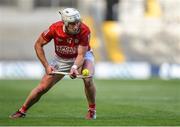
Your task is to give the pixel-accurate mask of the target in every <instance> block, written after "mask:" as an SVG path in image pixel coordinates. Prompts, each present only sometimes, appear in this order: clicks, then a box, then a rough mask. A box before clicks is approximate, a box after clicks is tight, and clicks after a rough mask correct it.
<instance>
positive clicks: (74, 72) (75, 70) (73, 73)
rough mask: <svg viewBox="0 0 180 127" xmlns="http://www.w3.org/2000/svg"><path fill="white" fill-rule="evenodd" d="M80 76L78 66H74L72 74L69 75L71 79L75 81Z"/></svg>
mask: <svg viewBox="0 0 180 127" xmlns="http://www.w3.org/2000/svg"><path fill="white" fill-rule="evenodd" d="M78 74H79V72H78V70H77V66H76V65H73V66H72V67H71V70H70V73H69V76H70V78H72V79H75V78H76V77H77V75H78Z"/></svg>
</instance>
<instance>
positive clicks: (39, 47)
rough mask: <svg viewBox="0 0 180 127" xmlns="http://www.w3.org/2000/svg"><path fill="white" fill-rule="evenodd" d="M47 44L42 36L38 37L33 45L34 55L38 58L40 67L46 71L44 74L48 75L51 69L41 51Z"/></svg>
mask: <svg viewBox="0 0 180 127" xmlns="http://www.w3.org/2000/svg"><path fill="white" fill-rule="evenodd" d="M47 43H49V42H47V41H46V40H45V39H44V38H43V37H42V35H40V36H39V38H38V39H37V41H36V42H35V45H34V49H35V51H36V55H37V57H38V59H39V60H40V61H41V63H42V65H43V66H44V68H45V70H46V74H50V73H51V72H52V68H51V67H50V66H49V64H48V61H47V59H46V57H45V52H44V49H43V46H44V45H46V44H47Z"/></svg>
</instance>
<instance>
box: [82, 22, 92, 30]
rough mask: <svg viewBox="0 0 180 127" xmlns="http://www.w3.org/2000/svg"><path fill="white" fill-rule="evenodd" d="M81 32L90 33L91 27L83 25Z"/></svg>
mask: <svg viewBox="0 0 180 127" xmlns="http://www.w3.org/2000/svg"><path fill="white" fill-rule="evenodd" d="M81 31H82V32H90V29H89V27H88V26H87V25H86V24H85V23H83V22H82V23H81Z"/></svg>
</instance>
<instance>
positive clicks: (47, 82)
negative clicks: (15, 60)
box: [10, 74, 64, 118]
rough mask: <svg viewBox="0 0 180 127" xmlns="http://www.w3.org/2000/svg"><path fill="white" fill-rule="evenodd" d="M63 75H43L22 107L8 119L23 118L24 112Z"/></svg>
mask: <svg viewBox="0 0 180 127" xmlns="http://www.w3.org/2000/svg"><path fill="white" fill-rule="evenodd" d="M63 77H64V76H63V75H54V76H52V75H47V74H45V75H44V76H43V78H42V80H41V82H40V83H39V85H38V86H37V87H35V88H34V89H33V90H32V91H31V92H30V94H29V96H28V97H27V99H26V101H25V102H24V104H23V106H22V107H21V108H20V109H19V110H18V111H17V112H16V113H14V114H12V115H11V116H10V118H20V117H24V116H25V113H26V111H27V110H28V109H29V108H30V107H31V106H32V105H33V104H35V103H36V102H37V101H38V100H39V99H40V98H41V96H42V95H43V94H45V93H46V92H47V91H48V90H49V89H50V88H51V87H52V86H53V85H54V84H56V83H57V82H58V81H59V80H61V79H62V78H63Z"/></svg>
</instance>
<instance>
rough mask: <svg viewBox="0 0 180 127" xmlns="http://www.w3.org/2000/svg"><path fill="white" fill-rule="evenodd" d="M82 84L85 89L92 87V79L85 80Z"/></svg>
mask: <svg viewBox="0 0 180 127" xmlns="http://www.w3.org/2000/svg"><path fill="white" fill-rule="evenodd" d="M84 84H85V87H90V86H91V85H93V79H92V78H85V79H84Z"/></svg>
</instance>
